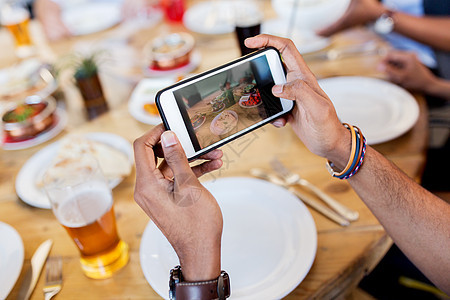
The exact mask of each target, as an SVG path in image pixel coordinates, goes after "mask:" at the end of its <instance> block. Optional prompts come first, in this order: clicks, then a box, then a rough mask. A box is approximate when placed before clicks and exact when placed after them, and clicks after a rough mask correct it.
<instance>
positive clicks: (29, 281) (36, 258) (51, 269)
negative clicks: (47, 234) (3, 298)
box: [18, 239, 62, 300]
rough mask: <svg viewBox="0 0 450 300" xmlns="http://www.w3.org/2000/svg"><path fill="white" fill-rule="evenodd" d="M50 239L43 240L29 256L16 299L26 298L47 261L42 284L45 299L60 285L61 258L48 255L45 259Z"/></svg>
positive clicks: (25, 299)
mask: <svg viewBox="0 0 450 300" xmlns="http://www.w3.org/2000/svg"><path fill="white" fill-rule="evenodd" d="M52 245H53V241H52V240H51V239H48V240H46V241H45V242H43V243H42V244H41V245H39V247H38V248H37V249H36V251H35V252H34V254H33V256H32V258H31V267H30V269H29V270H28V271H27V273H26V275H25V278H24V279H23V281H22V284H21V286H20V291H19V296H18V299H24V300H28V299H29V298H30V296H31V294H32V293H33V291H34V288H35V287H36V284H37V282H38V279H39V276H40V275H41V272H42V269H43V268H44V265H45V262H46V261H47V270H46V280H45V285H44V289H43V292H44V297H45V300H50V299H51V298H52V297H53V296H55V295H56V294H57V293H59V291H60V290H61V287H62V258H61V257H60V256H58V257H50V258H48V259H47V257H48V255H49V253H50V250H51V248H52Z"/></svg>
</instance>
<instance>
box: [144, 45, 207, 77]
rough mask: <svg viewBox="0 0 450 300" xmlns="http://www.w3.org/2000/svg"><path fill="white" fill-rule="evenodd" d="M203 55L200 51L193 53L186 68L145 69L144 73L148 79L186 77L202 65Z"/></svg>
mask: <svg viewBox="0 0 450 300" xmlns="http://www.w3.org/2000/svg"><path fill="white" fill-rule="evenodd" d="M201 61H202V55H201V54H200V52H199V51H196V50H194V51H192V54H191V57H190V60H189V63H188V64H187V65H185V66H182V67H179V68H175V69H170V70H153V69H150V68H148V67H144V68H143V73H144V75H145V76H146V77H157V78H161V77H175V76H179V75H186V74H188V73H191V72H192V71H194V70H195V69H196V68H197V67H198V66H199V65H200V63H201Z"/></svg>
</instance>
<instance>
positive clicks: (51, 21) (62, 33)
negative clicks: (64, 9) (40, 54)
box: [33, 0, 72, 41]
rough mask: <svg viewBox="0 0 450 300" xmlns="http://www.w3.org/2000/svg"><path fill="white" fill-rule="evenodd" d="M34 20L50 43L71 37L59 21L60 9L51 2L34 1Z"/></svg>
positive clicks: (45, 0)
mask: <svg viewBox="0 0 450 300" xmlns="http://www.w3.org/2000/svg"><path fill="white" fill-rule="evenodd" d="M33 10H34V13H35V15H36V18H37V19H38V20H39V22H40V23H41V24H42V27H43V29H44V32H45V35H46V36H47V38H48V39H49V40H51V41H56V40H60V39H63V38H67V37H70V36H72V34H71V33H70V31H69V29H67V27H66V25H65V24H64V23H63V21H62V19H61V7H60V6H59V5H58V3H56V2H54V1H52V0H36V1H35V2H34V5H33Z"/></svg>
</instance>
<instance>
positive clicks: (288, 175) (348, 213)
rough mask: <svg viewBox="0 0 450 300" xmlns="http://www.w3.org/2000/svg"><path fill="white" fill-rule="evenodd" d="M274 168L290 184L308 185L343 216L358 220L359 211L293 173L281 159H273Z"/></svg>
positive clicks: (308, 187)
mask: <svg viewBox="0 0 450 300" xmlns="http://www.w3.org/2000/svg"><path fill="white" fill-rule="evenodd" d="M271 165H272V168H273V169H274V170H275V172H277V173H278V174H280V175H281V176H282V177H283V178H284V179H285V180H286V183H287V184H288V185H294V184H298V185H301V186H304V187H306V188H307V189H309V190H310V191H311V192H313V193H314V194H316V195H317V196H318V197H319V198H320V199H322V200H323V201H324V202H325V203H326V204H328V205H329V206H330V207H331V208H333V209H334V210H335V211H336V212H337V213H338V214H340V215H341V216H343V217H344V218H346V219H347V220H349V221H356V220H358V218H359V213H358V212H357V211H355V210H353V209H350V208H348V207H346V206H344V205H343V204H341V203H339V202H337V201H336V200H335V199H333V198H331V197H330V196H328V195H327V194H325V193H324V192H323V191H322V190H320V189H319V188H318V187H316V186H315V185H313V184H312V183H310V182H309V181H307V180H306V179H303V178H301V177H300V175H298V174H296V173H292V172H291V171H290V170H288V169H287V168H286V167H285V166H284V165H283V163H281V161H279V160H278V159H276V158H275V159H273V160H272V161H271Z"/></svg>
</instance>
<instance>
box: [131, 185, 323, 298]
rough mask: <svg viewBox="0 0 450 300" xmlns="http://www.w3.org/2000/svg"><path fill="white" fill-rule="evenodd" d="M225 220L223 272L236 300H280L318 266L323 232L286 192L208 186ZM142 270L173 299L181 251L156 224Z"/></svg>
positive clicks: (144, 248)
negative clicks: (171, 285) (172, 282)
mask: <svg viewBox="0 0 450 300" xmlns="http://www.w3.org/2000/svg"><path fill="white" fill-rule="evenodd" d="M204 185H205V187H206V188H207V189H208V190H209V191H210V192H211V193H212V194H213V195H214V197H215V198H216V199H217V201H218V203H219V205H220V207H221V209H222V214H223V218H224V229H223V237H222V269H223V270H225V271H227V272H228V274H229V275H230V280H231V299H280V298H282V297H284V296H286V295H287V294H288V293H290V292H291V291H292V290H293V289H295V288H296V287H297V286H298V285H299V284H300V282H301V281H302V280H303V279H304V278H305V276H306V274H307V273H308V271H309V270H310V268H311V266H312V263H313V261H314V258H315V255H316V249H317V231H316V227H315V224H314V220H313V218H312V216H311V214H310V213H309V211H308V209H307V208H306V206H305V205H304V204H303V203H302V202H301V201H300V200H299V199H298V198H296V197H295V196H294V195H293V194H291V193H290V192H289V191H287V190H286V189H284V188H282V187H279V186H276V185H274V184H271V183H269V182H266V181H263V180H259V179H254V178H244V177H229V178H221V179H218V180H215V181H210V182H206V183H204ZM140 259H141V267H142V270H143V271H144V275H145V278H146V279H147V281H148V282H149V283H150V285H151V286H152V287H153V289H154V290H155V291H156V292H157V293H158V294H159V295H160V296H162V297H164V298H165V299H168V290H169V285H168V280H169V271H170V269H172V268H173V267H174V266H176V265H177V264H178V258H177V256H176V254H175V251H174V250H173V248H172V247H171V246H170V244H169V243H168V241H167V240H166V238H165V237H164V236H163V235H162V233H161V232H160V231H159V229H158V228H157V227H156V226H155V225H154V223H153V222H149V224H148V225H147V228H146V229H145V232H144V234H143V236H142V240H141V246H140Z"/></svg>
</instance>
